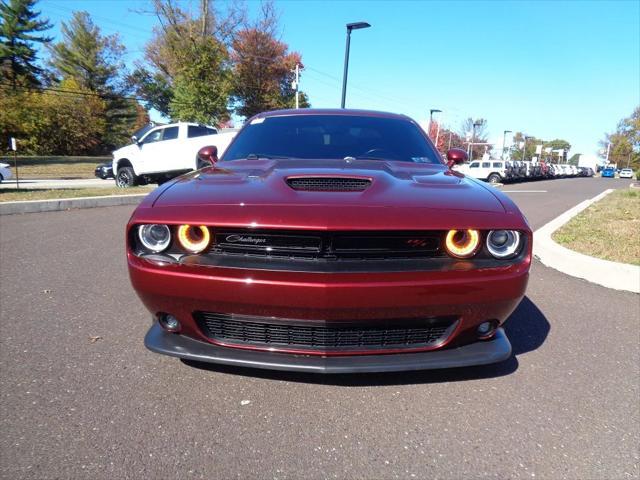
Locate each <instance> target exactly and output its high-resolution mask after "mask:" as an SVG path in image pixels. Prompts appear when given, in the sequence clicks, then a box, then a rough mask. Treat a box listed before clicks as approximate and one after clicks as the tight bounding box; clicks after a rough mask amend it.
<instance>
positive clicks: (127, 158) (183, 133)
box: [113, 122, 236, 188]
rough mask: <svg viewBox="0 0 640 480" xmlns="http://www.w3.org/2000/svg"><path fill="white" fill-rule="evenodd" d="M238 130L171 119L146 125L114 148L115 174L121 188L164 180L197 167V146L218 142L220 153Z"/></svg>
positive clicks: (211, 144) (213, 144)
mask: <svg viewBox="0 0 640 480" xmlns="http://www.w3.org/2000/svg"><path fill="white" fill-rule="evenodd" d="M235 134H236V132H235V131H228V132H218V131H217V130H216V129H215V128H213V127H209V126H206V125H199V124H197V123H184V122H179V123H171V124H168V125H157V126H153V125H151V126H148V127H145V128H143V129H141V130H139V131H138V132H136V134H134V136H133V137H131V140H132V143H131V145H127V146H126V147H122V148H120V149H118V150H116V151H114V152H113V176H114V177H115V179H116V185H117V186H118V187H121V188H127V187H133V186H135V185H143V184H146V183H158V184H160V183H163V182H166V181H167V180H170V179H171V178H173V177H176V176H178V175H181V174H183V173H185V172H189V171H191V170H198V169H199V168H202V167H203V166H204V165H200V164H199V161H198V159H197V153H198V150H200V149H201V148H202V147H206V146H215V147H217V149H218V156H220V155H222V152H224V150H225V149H226V148H227V147H228V146H229V143H231V140H232V139H233V137H234V136H235Z"/></svg>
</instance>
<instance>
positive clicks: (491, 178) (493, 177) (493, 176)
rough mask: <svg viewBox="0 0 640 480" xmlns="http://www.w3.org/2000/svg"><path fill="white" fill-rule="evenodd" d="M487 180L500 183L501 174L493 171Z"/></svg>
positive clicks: (492, 183)
mask: <svg viewBox="0 0 640 480" xmlns="http://www.w3.org/2000/svg"><path fill="white" fill-rule="evenodd" d="M487 181H488V182H489V183H490V184H491V185H495V184H496V183H500V175H498V174H497V173H492V174H491V175H489V178H487Z"/></svg>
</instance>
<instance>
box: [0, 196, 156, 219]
mask: <svg viewBox="0 0 640 480" xmlns="http://www.w3.org/2000/svg"><path fill="white" fill-rule="evenodd" d="M146 196H147V194H146V193H141V194H135V195H105V196H100V197H78V198H58V199H53V200H22V201H19V202H3V203H0V215H14V214H18V213H39V212H54V211H58V210H69V209H71V208H95V207H115V206H118V205H137V204H138V203H140V202H141V201H142V199H143V198H144V197H146Z"/></svg>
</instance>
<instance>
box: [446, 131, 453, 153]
mask: <svg viewBox="0 0 640 480" xmlns="http://www.w3.org/2000/svg"><path fill="white" fill-rule="evenodd" d="M451 135H453V132H452V131H451V130H449V148H448V149H447V150H451Z"/></svg>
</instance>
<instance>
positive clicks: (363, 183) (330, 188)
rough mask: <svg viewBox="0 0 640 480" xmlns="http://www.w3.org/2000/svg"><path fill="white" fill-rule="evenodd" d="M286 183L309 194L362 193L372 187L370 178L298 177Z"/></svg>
mask: <svg viewBox="0 0 640 480" xmlns="http://www.w3.org/2000/svg"><path fill="white" fill-rule="evenodd" d="M286 182H287V185H289V187H291V188H292V189H293V190H297V191H307V192H362V191H364V190H366V189H367V188H369V187H370V186H371V179H370V178H363V177H344V176H303V177H301V176H296V177H288V178H287V179H286Z"/></svg>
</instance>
